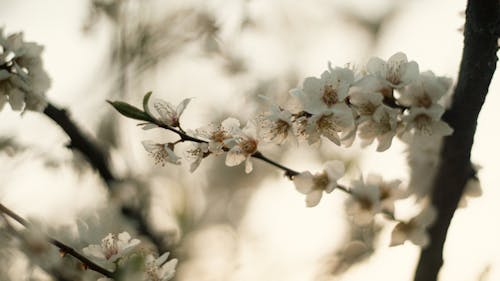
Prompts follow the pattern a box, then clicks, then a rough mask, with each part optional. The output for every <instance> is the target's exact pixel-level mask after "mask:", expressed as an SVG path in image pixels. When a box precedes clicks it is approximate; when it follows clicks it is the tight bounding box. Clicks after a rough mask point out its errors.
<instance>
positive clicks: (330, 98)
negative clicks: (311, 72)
mask: <svg viewBox="0 0 500 281" xmlns="http://www.w3.org/2000/svg"><path fill="white" fill-rule="evenodd" d="M328 68H329V70H327V71H325V72H323V73H322V74H321V78H319V79H318V78H316V77H308V78H306V79H305V80H304V83H303V87H302V89H293V90H291V91H290V94H291V95H292V96H295V97H297V98H298V99H299V100H300V102H301V104H302V106H303V107H304V110H305V111H307V112H308V113H310V114H321V113H323V112H325V111H330V110H334V109H336V111H337V112H338V111H339V110H346V109H345V108H344V107H342V108H338V107H339V105H342V104H344V100H345V98H346V97H347V94H348V91H349V87H350V86H351V84H352V83H353V81H354V73H353V72H352V70H350V69H348V68H338V67H337V68H335V69H332V68H331V66H330V65H329V66H328Z"/></svg>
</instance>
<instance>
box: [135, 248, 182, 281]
mask: <svg viewBox="0 0 500 281" xmlns="http://www.w3.org/2000/svg"><path fill="white" fill-rule="evenodd" d="M168 255H169V253H168V252H167V253H165V254H163V255H161V256H160V257H159V258H156V259H155V257H153V255H147V256H146V272H145V275H144V279H143V281H168V280H170V279H172V278H173V277H174V275H175V267H176V266H177V259H172V260H170V261H168V262H167V258H168Z"/></svg>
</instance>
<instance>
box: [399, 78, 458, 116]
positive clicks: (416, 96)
mask: <svg viewBox="0 0 500 281" xmlns="http://www.w3.org/2000/svg"><path fill="white" fill-rule="evenodd" d="M450 86H451V79H449V78H446V77H436V76H435V75H434V73H433V72H432V71H426V72H423V73H420V76H419V77H418V79H417V80H416V81H414V82H413V83H411V84H410V85H408V86H407V87H406V88H405V89H404V90H403V91H401V97H400V98H399V99H398V101H399V102H401V104H403V105H406V106H412V107H424V108H431V107H432V106H434V105H436V104H437V102H438V101H439V100H440V99H441V97H443V96H444V95H445V94H446V93H447V92H448V90H449V89H450Z"/></svg>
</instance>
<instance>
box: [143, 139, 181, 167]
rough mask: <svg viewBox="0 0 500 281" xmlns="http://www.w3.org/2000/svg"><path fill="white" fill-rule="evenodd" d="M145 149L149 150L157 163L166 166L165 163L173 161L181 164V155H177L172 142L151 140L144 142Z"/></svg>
mask: <svg viewBox="0 0 500 281" xmlns="http://www.w3.org/2000/svg"><path fill="white" fill-rule="evenodd" d="M142 145H143V146H144V149H146V151H147V152H149V155H151V157H153V159H154V160H155V164H157V165H162V166H165V163H166V162H168V163H172V164H176V165H179V164H180V163H181V161H180V159H181V158H180V157H178V156H177V155H175V153H174V147H173V145H172V144H171V143H163V144H162V143H155V142H153V141H150V140H145V141H143V142H142Z"/></svg>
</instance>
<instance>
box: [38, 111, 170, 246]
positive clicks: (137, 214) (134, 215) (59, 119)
mask: <svg viewBox="0 0 500 281" xmlns="http://www.w3.org/2000/svg"><path fill="white" fill-rule="evenodd" d="M43 113H44V114H45V115H46V116H48V117H49V118H50V119H52V120H53V121H54V122H55V123H56V124H57V125H59V127H61V129H63V130H64V132H65V133H66V134H67V135H68V137H69V138H70V140H71V143H70V144H69V146H68V147H69V148H71V149H76V150H78V151H80V153H82V154H83V155H84V156H85V158H86V159H87V161H88V162H89V164H90V165H91V166H92V167H93V168H94V169H96V170H97V171H98V172H99V175H100V176H101V178H102V179H103V180H104V182H105V183H106V185H107V187H108V189H109V190H110V191H113V189H112V188H113V184H114V183H116V182H117V181H119V179H118V178H117V177H115V176H114V175H113V173H112V172H111V169H110V168H109V164H108V159H107V155H106V153H105V151H104V150H103V149H101V148H100V147H99V145H98V144H97V143H96V142H95V141H94V140H92V139H91V138H90V137H89V136H87V135H85V134H84V133H83V132H82V131H81V130H80V128H79V127H78V126H77V124H75V123H74V122H73V121H72V120H71V119H70V117H69V116H68V113H67V111H66V110H65V109H60V108H58V107H56V106H55V105H53V104H51V103H49V104H48V105H47V107H46V108H45V110H44V111H43ZM121 212H122V214H123V215H124V216H125V217H127V218H128V219H130V220H132V221H133V222H135V223H136V229H137V231H138V233H139V234H141V235H144V236H146V237H148V238H149V239H150V240H151V241H152V242H153V244H155V246H156V247H157V249H158V251H160V252H166V251H171V250H170V249H168V246H167V245H165V243H163V242H162V239H161V237H159V235H157V234H155V233H154V231H153V230H152V229H151V226H150V225H149V223H148V221H147V218H146V217H145V216H144V215H143V214H142V212H141V211H140V210H138V209H136V208H130V207H125V206H123V207H122V209H121Z"/></svg>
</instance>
